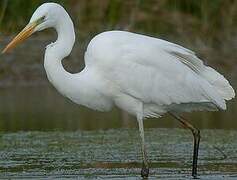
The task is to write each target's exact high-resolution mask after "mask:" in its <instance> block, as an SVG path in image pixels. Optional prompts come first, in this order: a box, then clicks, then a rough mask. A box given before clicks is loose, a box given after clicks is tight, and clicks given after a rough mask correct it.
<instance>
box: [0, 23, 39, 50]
mask: <svg viewBox="0 0 237 180" xmlns="http://www.w3.org/2000/svg"><path fill="white" fill-rule="evenodd" d="M37 25H38V23H37V22H32V23H31V24H29V25H27V26H26V27H25V28H24V29H23V30H22V31H21V32H20V33H19V34H18V35H17V36H16V37H15V38H14V39H13V40H12V41H11V42H10V43H9V44H8V45H7V46H6V47H5V49H4V50H3V51H2V54H4V53H6V52H8V51H9V50H11V49H14V48H15V47H16V46H17V45H18V44H20V43H21V42H23V41H24V40H25V39H27V38H28V37H30V35H32V34H33V33H34V29H35V27H36V26H37Z"/></svg>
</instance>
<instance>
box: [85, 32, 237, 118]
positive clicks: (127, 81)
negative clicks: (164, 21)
mask: <svg viewBox="0 0 237 180" xmlns="http://www.w3.org/2000/svg"><path fill="white" fill-rule="evenodd" d="M85 62H86V67H85V69H86V71H90V70H91V69H96V71H97V76H100V78H101V79H104V80H103V81H106V82H108V84H106V85H105V86H106V87H104V89H103V91H101V93H102V94H103V92H106V88H107V87H109V89H113V90H112V94H110V93H111V92H110V93H109V92H108V93H105V95H106V96H107V95H109V96H112V98H113V102H114V103H115V104H116V105H117V106H119V107H120V108H122V109H124V110H126V111H128V112H130V113H131V114H134V115H137V113H138V111H139V104H140V103H142V104H143V108H144V112H143V113H144V116H145V117H148V116H160V115H162V114H163V113H165V112H167V111H182V110H183V111H191V110H204V109H207V110H213V109H216V107H218V108H220V109H226V104H225V99H226V100H229V99H231V98H233V97H234V91H233V89H232V87H231V86H230V85H229V83H228V81H227V80H226V79H225V78H224V77H223V76H222V75H220V74H219V73H218V72H216V71H215V70H214V69H212V68H211V67H207V66H205V65H204V64H203V63H202V61H201V60H200V59H199V58H198V57H196V56H195V54H194V53H193V52H192V51H190V50H188V49H185V48H183V47H182V46H179V45H176V44H173V43H170V42H167V41H164V40H160V39H156V38H151V37H148V36H143V35H138V34H134V33H129V32H124V31H109V32H104V33H101V34H99V35H97V36H96V37H95V38H94V39H92V41H91V42H90V44H89V46H88V49H87V52H86V55H85ZM107 97H108V96H107ZM110 98H111V97H110ZM128 102H130V103H131V104H128ZM125 104H126V105H125ZM123 106H125V108H124V107H123ZM137 106H138V107H137ZM179 106H180V107H182V108H180V107H179Z"/></svg>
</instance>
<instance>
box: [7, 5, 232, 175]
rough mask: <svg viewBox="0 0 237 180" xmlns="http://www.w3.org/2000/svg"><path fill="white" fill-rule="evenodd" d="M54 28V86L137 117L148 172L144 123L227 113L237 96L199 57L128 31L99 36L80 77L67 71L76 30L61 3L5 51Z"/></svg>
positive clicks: (44, 11) (49, 59)
mask: <svg viewBox="0 0 237 180" xmlns="http://www.w3.org/2000/svg"><path fill="white" fill-rule="evenodd" d="M49 27H52V28H55V29H56V31H57V33H58V38H57V40H56V42H54V43H51V44H50V45H48V46H47V48H46V52H45V59H44V67H45V70H46V73H47V77H48V79H49V81H50V82H51V83H52V84H53V85H54V86H55V87H56V89H57V90H58V91H59V92H60V93H61V94H63V95H64V96H66V97H68V98H69V99H71V100H72V101H73V102H75V103H77V104H80V105H84V106H86V107H89V108H91V109H94V110H99V111H109V110H111V109H112V108H113V107H114V106H117V107H119V108H121V109H123V110H125V111H127V112H128V113H130V114H132V115H134V116H136V117H137V119H138V123H139V129H140V132H141V137H142V151H143V160H144V166H145V167H148V165H147V161H146V153H145V145H144V134H143V124H142V121H143V119H144V118H146V117H159V116H161V115H163V114H165V113H167V112H170V113H179V112H189V111H193V110H217V109H226V103H225V101H226V100H230V99H231V98H233V97H234V95H235V93H234V90H233V88H232V87H231V86H230V84H229V82H228V81H227V80H226V79H225V78H224V77H223V76H222V75H221V74H219V73H218V72H217V71H215V70H214V69H212V68H211V67H208V66H205V65H204V64H203V62H202V61H201V60H200V59H199V58H198V57H197V56H196V55H195V53H194V52H192V51H190V50H188V49H186V48H184V47H182V46H179V45H176V44H173V43H170V42H168V41H165V40H161V39H157V38H152V37H149V36H144V35H140V34H136V33H130V32H125V31H108V32H103V33H101V34H99V35H97V36H96V37H94V38H93V39H92V40H91V42H90V43H89V45H88V47H87V50H86V53H85V65H86V66H85V68H84V69H83V70H82V71H81V72H79V73H76V74H71V73H69V72H67V71H66V70H65V69H64V68H63V66H62V62H61V60H62V59H64V58H65V57H66V56H68V55H69V54H70V52H71V50H72V48H73V45H74V42H75V33H74V26H73V22H72V21H71V18H70V16H69V15H68V14H67V12H66V11H65V10H64V8H63V7H62V6H60V5H58V4H55V3H46V4H43V5H42V6H40V7H39V8H38V9H37V10H36V12H35V13H34V14H33V16H32V18H31V20H30V23H29V25H28V26H27V27H26V28H25V29H24V30H23V32H21V33H20V35H19V36H17V37H16V38H15V39H14V40H13V42H12V43H10V45H9V46H8V47H7V48H6V49H5V50H4V52H5V51H7V50H8V49H10V48H11V47H14V45H15V44H16V42H20V41H22V39H23V38H22V37H24V38H25V37H28V36H29V35H30V34H32V33H33V32H35V31H41V30H43V29H46V28H49ZM27 33H28V34H29V35H28V34H27ZM198 143H199V142H198ZM196 156H197V154H196ZM194 169H195V168H194ZM195 174H196V172H195V170H194V171H193V175H194V176H195ZM147 175H148V174H147Z"/></svg>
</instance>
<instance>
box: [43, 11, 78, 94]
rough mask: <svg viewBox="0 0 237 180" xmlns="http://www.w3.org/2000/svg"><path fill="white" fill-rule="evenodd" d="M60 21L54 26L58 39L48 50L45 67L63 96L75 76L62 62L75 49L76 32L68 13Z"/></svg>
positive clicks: (50, 79)
mask: <svg viewBox="0 0 237 180" xmlns="http://www.w3.org/2000/svg"><path fill="white" fill-rule="evenodd" d="M58 19H59V20H58V22H57V23H56V25H55V26H54V28H55V29H56V31H57V33H58V38H57V40H56V42H54V43H52V44H50V45H48V46H47V48H46V52H45V59H44V67H45V70H46V73H47V77H48V79H49V81H50V82H51V83H52V84H53V85H54V86H55V87H56V89H58V90H59V91H60V92H61V93H62V94H64V95H66V94H67V93H68V91H69V90H70V89H71V87H70V86H71V85H72V80H73V78H74V75H73V74H71V73H69V72H67V71H66V70H65V69H64V67H63V65H62V62H61V61H62V59H63V58H65V57H67V56H68V55H69V54H70V52H71V50H72V48H73V45H74V42H75V32H74V27H73V22H72V20H71V18H70V17H69V15H68V14H67V12H62V13H61V14H60V17H58Z"/></svg>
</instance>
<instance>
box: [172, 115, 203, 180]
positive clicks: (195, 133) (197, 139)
mask: <svg viewBox="0 0 237 180" xmlns="http://www.w3.org/2000/svg"><path fill="white" fill-rule="evenodd" d="M171 115H172V116H173V117H174V118H175V119H177V120H178V121H179V122H181V123H182V125H183V126H184V127H186V128H188V129H190V130H191V132H192V134H193V138H194V146H193V148H194V149H193V169H192V176H193V177H194V178H197V161H198V149H199V142H200V138H201V136H200V130H199V129H197V128H195V127H194V126H193V125H192V124H190V123H189V122H188V121H186V120H185V119H184V118H183V117H181V116H177V115H175V114H171Z"/></svg>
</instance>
